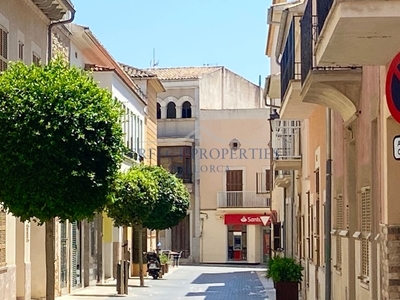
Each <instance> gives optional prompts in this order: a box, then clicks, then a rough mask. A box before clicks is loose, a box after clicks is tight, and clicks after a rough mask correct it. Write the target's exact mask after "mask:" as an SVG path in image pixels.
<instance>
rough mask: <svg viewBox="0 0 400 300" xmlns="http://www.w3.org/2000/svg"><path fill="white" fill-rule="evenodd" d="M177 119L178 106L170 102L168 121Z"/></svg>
mask: <svg viewBox="0 0 400 300" xmlns="http://www.w3.org/2000/svg"><path fill="white" fill-rule="evenodd" d="M175 118H176V105H175V103H174V102H170V103H168V105H167V119H175Z"/></svg>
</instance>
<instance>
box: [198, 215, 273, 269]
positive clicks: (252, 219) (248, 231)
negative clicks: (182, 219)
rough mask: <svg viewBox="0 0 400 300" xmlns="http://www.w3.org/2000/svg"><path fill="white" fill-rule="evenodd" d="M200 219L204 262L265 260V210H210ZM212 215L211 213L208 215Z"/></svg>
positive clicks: (268, 218)
mask: <svg viewBox="0 0 400 300" xmlns="http://www.w3.org/2000/svg"><path fill="white" fill-rule="evenodd" d="M207 215H208V216H209V217H208V218H205V219H203V231H204V232H203V235H202V252H203V255H202V256H203V260H202V261H203V262H204V263H207V262H210V263H217V262H218V263H226V262H227V263H252V264H258V263H265V262H267V260H268V257H269V255H270V224H271V216H270V215H268V214H267V213H258V214H257V213H251V214H249V213H225V214H221V213H219V212H215V211H210V212H208V213H207ZM213 215H214V217H212V216H213Z"/></svg>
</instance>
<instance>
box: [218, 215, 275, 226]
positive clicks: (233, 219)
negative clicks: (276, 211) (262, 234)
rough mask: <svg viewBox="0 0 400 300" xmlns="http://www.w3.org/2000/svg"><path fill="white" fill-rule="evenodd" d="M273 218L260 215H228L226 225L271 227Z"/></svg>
mask: <svg viewBox="0 0 400 300" xmlns="http://www.w3.org/2000/svg"><path fill="white" fill-rule="evenodd" d="M270 219H271V216H267V215H260V214H226V215H225V220H224V221H225V222H224V223H225V224H226V225H263V226H266V225H269V224H270V223H271V221H270Z"/></svg>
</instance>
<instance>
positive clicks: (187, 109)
mask: <svg viewBox="0 0 400 300" xmlns="http://www.w3.org/2000/svg"><path fill="white" fill-rule="evenodd" d="M191 117H192V105H191V104H190V102H189V101H185V102H183V104H182V118H184V119H187V118H191Z"/></svg>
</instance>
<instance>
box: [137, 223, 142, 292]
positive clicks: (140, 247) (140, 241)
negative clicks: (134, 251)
mask: <svg viewBox="0 0 400 300" xmlns="http://www.w3.org/2000/svg"><path fill="white" fill-rule="evenodd" d="M137 228H138V232H139V241H138V248H139V278H140V286H144V278H143V231H142V230H143V229H142V224H139V225H138V226H137Z"/></svg>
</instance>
